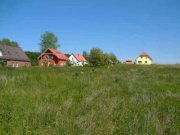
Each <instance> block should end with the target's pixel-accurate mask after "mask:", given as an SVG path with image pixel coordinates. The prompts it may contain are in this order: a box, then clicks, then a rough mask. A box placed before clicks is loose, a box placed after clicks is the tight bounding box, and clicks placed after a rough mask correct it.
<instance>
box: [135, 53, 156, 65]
mask: <svg viewBox="0 0 180 135" xmlns="http://www.w3.org/2000/svg"><path fill="white" fill-rule="evenodd" d="M135 62H136V64H138V65H151V64H152V63H153V60H152V58H151V57H150V56H149V55H148V54H147V53H146V52H142V53H141V54H140V56H139V57H137V58H136V60H135Z"/></svg>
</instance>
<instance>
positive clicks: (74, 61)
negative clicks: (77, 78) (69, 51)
mask: <svg viewBox="0 0 180 135" xmlns="http://www.w3.org/2000/svg"><path fill="white" fill-rule="evenodd" d="M69 60H70V62H71V64H73V66H83V63H82V62H79V61H78V60H77V59H76V58H75V57H74V55H71V56H70V57H69Z"/></svg>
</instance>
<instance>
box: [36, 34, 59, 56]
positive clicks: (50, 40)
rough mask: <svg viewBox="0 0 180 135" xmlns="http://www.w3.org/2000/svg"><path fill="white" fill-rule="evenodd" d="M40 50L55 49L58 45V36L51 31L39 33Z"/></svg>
mask: <svg viewBox="0 0 180 135" xmlns="http://www.w3.org/2000/svg"><path fill="white" fill-rule="evenodd" d="M40 40H41V41H40V43H39V45H40V50H41V52H43V51H45V50H46V49H48V48H54V49H57V48H58V47H59V46H60V45H59V44H58V38H57V37H56V36H55V35H54V34H53V33H51V32H45V33H44V34H43V35H41V39H40Z"/></svg>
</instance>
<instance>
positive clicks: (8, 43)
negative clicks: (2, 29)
mask: <svg viewBox="0 0 180 135" xmlns="http://www.w3.org/2000/svg"><path fill="white" fill-rule="evenodd" d="M0 44H3V45H8V46H15V47H19V44H18V43H17V42H16V41H11V40H9V39H8V38H3V39H1V40H0Z"/></svg>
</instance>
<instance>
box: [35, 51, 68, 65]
mask: <svg viewBox="0 0 180 135" xmlns="http://www.w3.org/2000/svg"><path fill="white" fill-rule="evenodd" d="M67 62H68V57H67V56H66V55H65V54H63V53H62V52H60V51H58V50H56V49H54V48H48V49H46V50H45V51H44V52H43V53H42V54H41V55H40V56H39V57H38V64H39V66H50V65H52V66H60V67H62V66H65V65H66V64H67Z"/></svg>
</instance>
